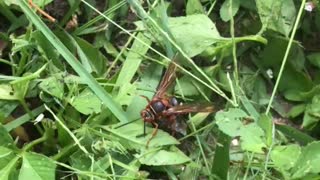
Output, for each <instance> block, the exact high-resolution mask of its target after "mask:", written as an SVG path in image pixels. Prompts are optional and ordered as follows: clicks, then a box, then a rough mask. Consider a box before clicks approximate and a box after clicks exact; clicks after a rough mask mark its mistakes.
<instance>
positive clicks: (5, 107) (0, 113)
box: [0, 100, 18, 123]
mask: <svg viewBox="0 0 320 180" xmlns="http://www.w3.org/2000/svg"><path fill="white" fill-rule="evenodd" d="M17 106H18V102H17V101H6V100H0V122H1V123H3V120H4V119H5V118H7V117H8V116H9V115H10V114H11V113H12V112H13V110H15V109H16V108H17Z"/></svg>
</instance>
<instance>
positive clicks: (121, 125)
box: [114, 118, 141, 129]
mask: <svg viewBox="0 0 320 180" xmlns="http://www.w3.org/2000/svg"><path fill="white" fill-rule="evenodd" d="M140 119H141V118H138V119H135V120H132V121H129V122H126V123H124V124H120V125H119V126H116V127H114V129H118V128H121V127H123V126H126V125H128V124H131V123H133V122H135V121H138V120H140Z"/></svg>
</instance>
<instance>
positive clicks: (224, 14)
mask: <svg viewBox="0 0 320 180" xmlns="http://www.w3.org/2000/svg"><path fill="white" fill-rule="evenodd" d="M231 3H232V4H231ZM231 6H232V7H231ZM239 7H240V0H225V1H224V2H223V4H222V6H221V8H220V17H221V19H222V20H223V21H224V22H227V21H230V19H231V18H232V17H233V16H235V15H236V14H237V12H238V10H239ZM230 8H231V9H230ZM230 15H231V16H230Z"/></svg>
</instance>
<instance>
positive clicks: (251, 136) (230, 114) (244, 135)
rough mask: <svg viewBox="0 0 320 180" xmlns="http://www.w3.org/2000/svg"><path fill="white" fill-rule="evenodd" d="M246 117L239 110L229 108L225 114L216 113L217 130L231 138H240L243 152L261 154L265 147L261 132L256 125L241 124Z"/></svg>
mask: <svg viewBox="0 0 320 180" xmlns="http://www.w3.org/2000/svg"><path fill="white" fill-rule="evenodd" d="M245 118H248V115H247V114H246V113H245V112H243V111H242V110H241V109H234V108H231V109H229V111H227V112H217V114H216V117H215V119H216V123H217V125H218V127H219V129H220V130H221V131H222V132H223V133H225V134H227V135H229V136H231V137H238V136H240V141H241V147H242V149H244V150H248V151H253V152H257V153H263V151H262V149H263V148H265V147H266V144H265V139H264V138H265V137H264V132H263V130H262V129H261V128H260V127H259V126H258V125H257V124H256V123H250V124H246V123H244V122H242V120H244V119H245Z"/></svg>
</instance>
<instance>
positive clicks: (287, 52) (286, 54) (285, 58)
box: [265, 0, 306, 114]
mask: <svg viewBox="0 0 320 180" xmlns="http://www.w3.org/2000/svg"><path fill="white" fill-rule="evenodd" d="M305 4H306V0H302V2H301V6H300V10H299V13H298V16H297V19H296V22H295V23H294V26H293V29H292V34H291V36H290V40H289V43H288V46H287V49H286V52H285V55H284V57H283V60H282V64H281V67H280V71H279V75H278V77H277V81H276V84H275V85H274V88H273V91H272V94H271V98H270V101H269V104H268V106H267V110H266V112H265V113H266V114H268V113H269V111H270V108H271V104H272V102H273V99H274V96H275V94H276V91H277V89H278V86H279V82H280V80H281V77H282V73H283V70H284V66H285V65H286V62H287V59H288V56H289V52H290V49H291V46H292V42H293V38H294V36H295V34H296V32H297V29H298V25H299V22H300V19H301V15H302V12H303V10H304V7H305Z"/></svg>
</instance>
